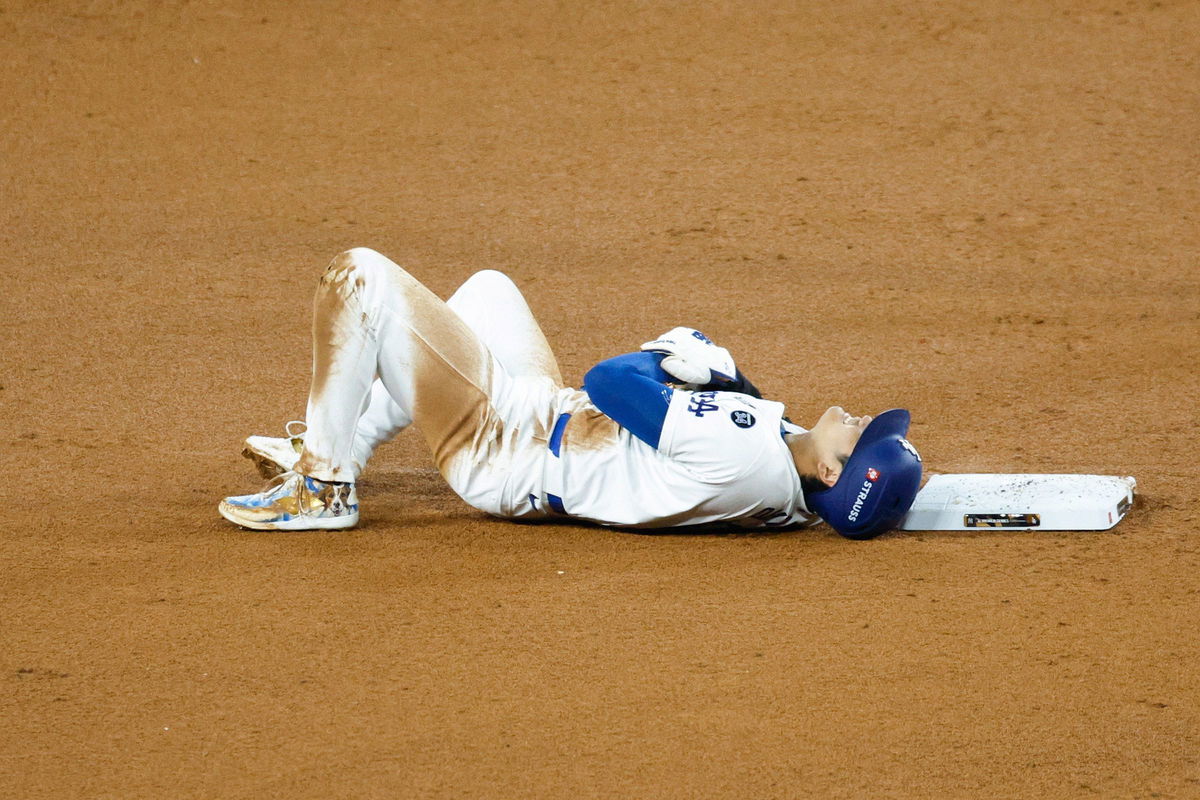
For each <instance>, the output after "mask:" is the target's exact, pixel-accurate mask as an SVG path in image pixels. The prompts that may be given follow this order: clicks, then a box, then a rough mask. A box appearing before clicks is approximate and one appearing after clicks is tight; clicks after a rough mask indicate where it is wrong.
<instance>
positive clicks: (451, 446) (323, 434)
mask: <svg viewBox="0 0 1200 800" xmlns="http://www.w3.org/2000/svg"><path fill="white" fill-rule="evenodd" d="M561 384H562V377H561V375H560V373H559V369H558V364H557V363H556V361H555V359H554V354H553V353H552V352H551V350H550V346H549V344H548V343H547V342H546V338H545V336H544V335H543V333H542V331H541V329H540V328H539V327H538V324H537V321H536V320H535V319H534V318H533V314H532V313H531V312H530V310H529V306H528V305H527V303H526V302H525V298H524V297H522V295H521V293H520V291H519V290H518V289H517V287H516V286H515V285H514V284H513V282H512V281H511V280H509V279H508V277H506V276H505V275H503V274H501V273H499V272H496V271H493V270H485V271H483V272H479V273H476V274H475V275H473V276H472V277H471V278H470V279H469V280H468V281H467V282H466V283H464V284H463V285H462V286H461V287H460V288H459V289H458V291H457V292H455V293H454V295H453V296H452V297H451V298H450V300H449V301H447V302H443V301H442V300H441V299H439V298H438V297H437V296H436V295H434V294H433V293H432V292H431V291H429V290H428V289H426V288H425V287H424V286H422V285H421V284H420V283H419V282H418V281H417V280H416V279H415V278H413V277H412V276H411V275H409V274H408V273H407V272H406V271H405V270H404V269H402V268H401V267H400V266H399V265H397V264H396V263H394V262H392V261H391V260H389V259H388V258H386V257H384V256H383V255H380V254H379V253H377V252H375V251H374V250H369V249H366V248H356V249H354V250H349V251H347V252H345V253H342V254H341V255H339V256H337V257H336V258H334V259H333V261H332V263H330V265H329V267H328V269H327V270H326V271H325V274H324V275H323V276H322V277H321V281H320V284H319V286H318V287H317V293H316V297H315V299H314V302H313V381H312V388H311V391H310V393H309V398H308V411H307V415H306V421H307V423H308V431H307V433H306V434H305V439H304V443H305V448H304V452H303V453H302V454H301V457H300V460H299V462H298V463H297V465H296V470H297V471H298V472H300V473H302V474H305V475H310V476H312V477H314V478H317V479H319V480H326V481H353V480H355V479H356V478H357V477H358V474H359V473H360V472H361V471H362V469H363V467H364V466H365V465H366V463H367V460H368V459H369V458H370V455H371V453H372V452H373V451H374V450H375V448H376V447H377V446H378V445H379V444H381V443H382V442H385V441H387V440H388V439H390V438H392V437H393V436H395V435H396V434H397V433H398V432H399V431H401V430H403V429H404V428H406V427H407V426H408V425H410V424H412V423H414V422H415V423H416V425H417V428H418V430H419V431H420V432H421V434H422V435H423V436H424V438H425V440H426V442H427V444H428V445H429V448H430V450H431V451H432V453H433V456H434V461H435V463H436V464H437V467H438V469H439V470H440V471H441V473H442V475H443V476H444V477H445V478H446V479H447V481H448V482H449V483H450V485H451V486H452V487H453V488H454V489H455V490H456V491H457V492H458V493H459V494H460V495H462V496H463V497H464V498H465V499H467V500H468V502H471V503H472V504H473V505H476V507H480V508H483V509H484V510H487V511H492V512H494V513H501V512H503V510H504V509H503V508H502V507H501V506H502V505H503V503H502V502H501V499H500V498H499V493H500V492H501V491H502V489H503V487H502V486H501V485H500V484H502V483H503V479H504V477H505V474H506V471H508V470H510V469H512V468H514V466H517V465H516V464H515V461H519V460H520V457H521V452H522V451H523V450H531V449H534V448H536V447H537V443H538V442H544V441H545V438H546V436H547V434H548V428H549V426H550V424H551V423H552V419H551V417H552V414H553V402H554V401H553V398H554V397H555V395H556V393H557V392H558V391H559V390H560V389H561ZM541 447H543V448H544V444H543V445H541Z"/></svg>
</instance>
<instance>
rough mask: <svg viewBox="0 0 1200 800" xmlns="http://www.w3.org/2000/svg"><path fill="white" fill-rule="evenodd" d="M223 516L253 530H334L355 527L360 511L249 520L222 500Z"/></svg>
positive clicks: (219, 507) (220, 509)
mask: <svg viewBox="0 0 1200 800" xmlns="http://www.w3.org/2000/svg"><path fill="white" fill-rule="evenodd" d="M217 511H219V512H220V513H221V516H222V517H224V518H225V519H227V520H229V521H230V522H232V523H233V524H234V525H237V526H239V527H242V528H248V529H249V530H252V531H332V530H342V529H344V528H353V527H354V526H355V525H357V524H358V512H357V511H355V512H354V513H353V514H346V515H344V516H340V517H304V516H300V517H293V518H292V519H288V520H282V521H280V522H247V521H246V520H243V519H238V517H237V515H236V513H235V512H233V511H231V510H230V507H229V506H228V505H226V503H225V502H224V501H222V502H221V503H220V504H219V505H218V506H217Z"/></svg>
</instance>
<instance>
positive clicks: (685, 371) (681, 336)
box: [642, 328, 737, 386]
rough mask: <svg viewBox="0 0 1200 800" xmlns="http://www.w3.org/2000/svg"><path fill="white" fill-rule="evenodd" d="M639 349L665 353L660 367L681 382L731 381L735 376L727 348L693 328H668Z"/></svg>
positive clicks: (735, 369) (735, 368)
mask: <svg viewBox="0 0 1200 800" xmlns="http://www.w3.org/2000/svg"><path fill="white" fill-rule="evenodd" d="M642 350H647V351H650V352H653V353H666V354H667V357H666V358H664V359H663V360H662V364H661V365H660V366H661V367H662V368H663V371H664V372H666V373H667V374H668V375H670V376H671V377H673V378H676V379H677V380H680V381H682V382H683V383H689V384H695V385H697V386H704V385H705V384H709V383H714V382H731V381H733V380H734V378H735V376H736V375H737V367H736V366H735V365H734V363H733V356H731V355H730V354H729V351H728V350H726V349H725V348H724V347H717V346H716V345H715V344H713V342H712V339H709V338H708V337H707V336H705V335H704V334H703V333H701V332H700V331H698V330H695V329H694V328H672V329H671V330H669V331H667V332H666V333H664V334H663V335H662V336H660V337H658V338H657V339H655V340H654V341H651V342H646V343H645V344H643V345H642Z"/></svg>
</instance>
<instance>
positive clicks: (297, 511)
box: [220, 248, 921, 538]
mask: <svg viewBox="0 0 1200 800" xmlns="http://www.w3.org/2000/svg"><path fill="white" fill-rule="evenodd" d="M414 423H415V424H416V426H417V428H418V430H420V432H421V434H422V435H423V436H424V437H425V441H426V443H427V444H428V445H429V449H430V450H431V451H432V452H433V458H434V461H435V463H436V464H437V468H438V470H439V471H440V472H441V473H442V475H443V477H445V479H446V481H447V482H448V483H449V484H450V486H451V487H452V488H453V489H454V491H455V492H457V493H458V494H459V496H461V497H462V498H463V499H464V500H465V501H467V502H468V503H469V504H471V505H472V506H474V507H475V508H477V509H480V510H481V511H485V512H487V513H489V514H493V515H496V516H498V517H505V518H509V519H520V520H537V519H557V520H584V521H589V522H593V523H599V524H601V525H617V526H628V527H637V528H670V527H677V526H684V525H704V524H710V523H722V524H727V525H733V526H740V527H745V528H764V527H766V528H775V527H782V526H788V525H798V524H812V523H814V522H816V521H817V517H818V516H819V517H820V518H822V519H824V520H825V521H826V522H828V523H829V524H830V525H832V526H833V528H834V529H836V530H837V531H838V532H840V533H842V534H843V535H846V536H849V537H852V538H868V537H871V536H874V535H876V534H878V533H880V532H882V531H884V530H887V529H888V528H890V527H893V526H894V525H895V524H896V523H897V522H898V521H899V520H900V518H901V517H902V516H903V515H904V513H905V512H906V511H907V510H908V508H909V506H910V505H911V504H912V501H913V498H914V497H915V495H916V492H917V488H918V485H919V483H920V478H921V462H920V456H919V455H917V451H916V450H915V449H914V448H913V446H912V445H911V444H909V443H908V441H907V440H906V439H905V438H904V436H905V434H906V433H907V431H908V423H909V415H908V412H907V411H904V410H901V409H893V410H891V411H887V412H884V413H883V414H881V415H879V416H878V417H875V418H874V419H872V418H871V417H869V416H864V417H852V416H850V415H849V414H847V413H845V412H844V411H843V410H842V409H841V408H839V407H837V406H834V407H833V408H830V409H829V410H828V411H826V412H825V413H824V414H823V415H822V416H821V418H820V419H819V420H818V421H817V423H816V425H814V426H813V428H812V429H811V430H805V429H804V428H801V427H799V426H797V425H793V424H792V423H791V422H790V421H788V420H786V419H785V418H784V407H783V405H782V404H781V403H777V402H773V401H770V400H764V399H762V397H761V395H760V393H759V392H758V390H757V389H755V387H754V386H753V384H751V383H750V382H749V381H748V380H747V379H746V378H745V376H743V375H742V374H741V372H740V371H738V369H737V368H736V367H735V365H734V361H733V358H732V357H731V356H730V354H729V352H728V351H727V350H726V349H725V348H723V347H717V346H716V345H714V344H713V343H712V342H711V341H710V340H709V339H708V338H706V337H705V336H704V335H703V334H701V333H699V332H698V331H694V330H692V329H689V328H675V329H674V330H672V331H669V332H668V333H666V334H664V335H663V336H662V337H660V338H659V339H656V340H654V341H652V342H647V343H646V344H644V345H643V346H642V348H641V351H640V352H636V353H629V354H626V355H621V356H617V357H616V358H611V359H608V360H607V361H602V362H600V363H599V364H597V365H596V366H594V367H592V369H591V370H590V371H589V372H588V373H587V375H586V376H585V377H584V384H583V389H582V390H578V389H571V388H566V387H564V386H563V383H562V377H561V375H560V374H559V370H558V365H557V363H556V362H555V359H554V354H553V353H552V352H551V351H550V346H549V345H548V344H547V342H546V338H545V336H544V335H543V334H542V331H541V329H540V328H539V327H538V324H537V322H536V321H535V320H534V318H533V315H532V313H531V312H530V310H529V306H528V305H527V304H526V302H525V298H524V297H522V296H521V293H520V292H519V291H518V290H517V287H516V286H515V285H514V284H513V283H512V281H510V280H509V279H508V278H507V277H505V276H504V275H502V274H501V273H499V272H495V271H491V270H487V271H484V272H480V273H477V274H476V275H474V276H472V277H471V278H470V280H468V281H467V282H466V283H465V284H463V285H462V287H460V288H459V289H458V291H457V292H455V293H454V296H453V297H451V298H450V300H449V301H447V302H443V301H442V300H440V299H438V298H437V297H436V296H435V295H434V294H433V293H432V292H430V291H429V290H428V289H426V288H425V287H424V286H422V285H421V284H420V283H418V282H417V280H416V279H414V278H413V277H412V276H411V275H409V274H408V273H407V272H405V271H404V270H403V269H401V268H400V267H399V266H398V265H396V264H395V263H393V262H392V261H390V260H388V259H387V258H385V257H384V256H382V255H380V254H379V253H377V252H375V251H373V250H368V249H365V248H357V249H354V250H350V251H348V252H346V253H343V254H341V255H339V256H338V257H336V258H335V259H334V260H333V262H332V263H331V264H330V265H329V268H328V269H327V270H326V271H325V274H324V275H323V276H322V277H321V281H320V284H319V286H318V288H317V294H316V298H315V300H314V316H313V381H312V388H311V391H310V393H309V398H308V409H307V416H306V424H307V430H306V431H305V432H304V433H303V434H302V435H297V436H294V437H289V438H280V439H273V438H270V437H262V436H252V437H250V438H249V439H247V448H246V450H245V451H244V452H245V454H246V455H247V456H249V457H251V458H253V459H254V460H255V461H256V462H257V463H258V465H259V468H260V470H261V471H263V472H264V474H268V475H270V474H274V475H275V477H274V478H273V480H272V482H271V483H270V484H269V485H268V486H267V487H266V488H265V489H264V490H263V491H262V492H260V493H258V494H251V495H244V496H240V497H228V498H226V499H225V500H224V501H223V502H222V503H221V504H220V512H221V514H222V515H223V516H224V517H225V518H226V519H228V520H230V521H231V522H234V523H237V524H238V525H241V526H243V527H246V528H254V529H267V530H312V529H319V528H349V527H352V526H353V525H355V524H357V522H358V513H359V510H358V498H357V496H356V494H355V489H354V482H355V480H356V479H357V478H358V476H359V475H360V474H361V473H362V471H363V469H364V468H365V467H366V465H367V462H368V461H369V459H370V457H371V454H372V453H373V452H374V450H375V448H376V447H378V446H379V445H380V444H382V443H383V442H385V441H387V440H389V439H391V438H392V437H393V436H395V435H396V434H397V433H399V432H400V431H401V430H403V429H404V428H406V427H408V426H409V425H411V424H414ZM289 433H291V432H289Z"/></svg>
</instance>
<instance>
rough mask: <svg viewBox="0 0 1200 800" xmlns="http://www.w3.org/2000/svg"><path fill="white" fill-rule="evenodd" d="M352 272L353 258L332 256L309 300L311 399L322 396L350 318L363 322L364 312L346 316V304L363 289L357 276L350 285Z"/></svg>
mask: <svg viewBox="0 0 1200 800" xmlns="http://www.w3.org/2000/svg"><path fill="white" fill-rule="evenodd" d="M353 270H354V256H353V255H351V254H350V253H349V252H346V253H340V254H338V255H337V256H335V257H334V259H333V261H331V262H329V266H328V267H326V269H325V272H324V274H322V275H321V280H320V281H319V282H318V284H317V292H316V295H315V296H314V297H313V330H312V341H313V379H312V388H311V390H310V391H311V394H312V396H313V397H314V398H315V397H320V396H321V395H322V394H324V392H325V386H326V385H327V384H328V383H329V376H330V372H331V370H332V367H333V351H334V350H335V349H336V348H337V347H338V346H339V345H341V344H342V343H344V342H345V341H346V339H347V337H348V336H349V335H350V334H351V333H352V332H353V331H352V330H351V329H350V319H354V320H355V322H358V323H360V324H364V323H365V322H366V313H365V312H361V311H360V312H359V314H358V315H347V313H346V305H347V303H348V302H350V300H351V298H352V296H354V295H355V293H356V292H357V291H359V290H361V289H362V286H363V279H362V278H361V277H359V278H356V279H355V281H354V282H353V283H351V282H350V275H351V274H352V272H353ZM348 316H349V317H350V319H348V318H347V317H348Z"/></svg>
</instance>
